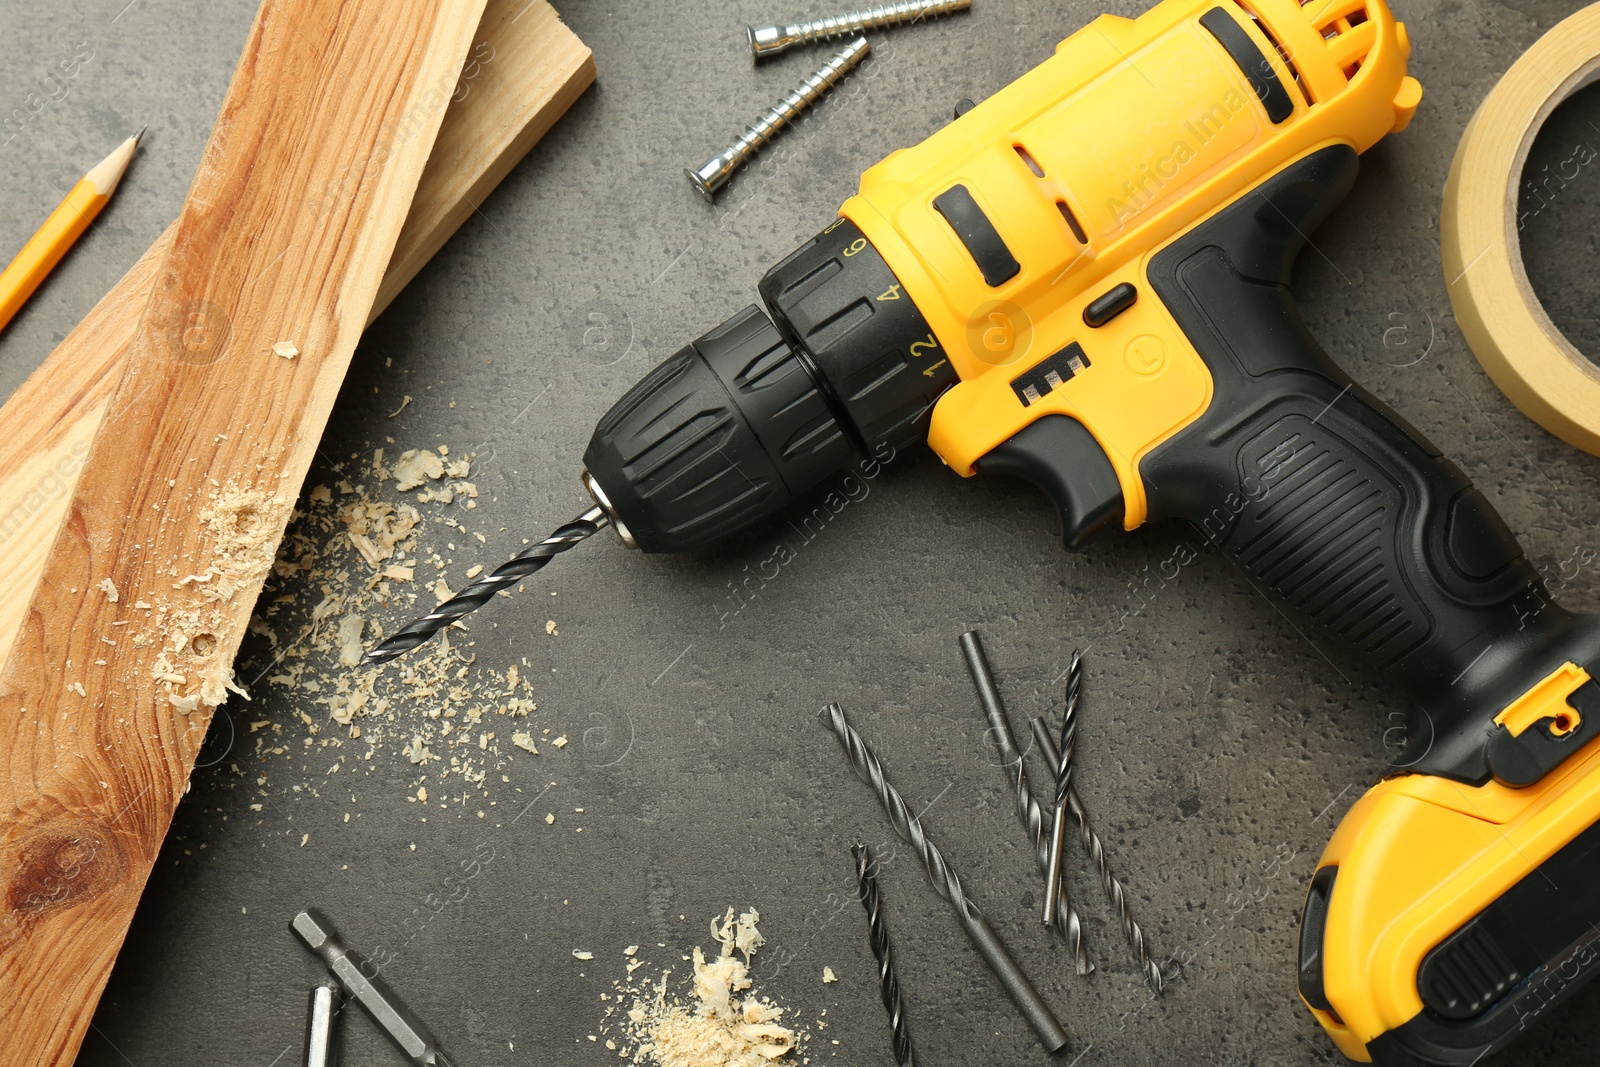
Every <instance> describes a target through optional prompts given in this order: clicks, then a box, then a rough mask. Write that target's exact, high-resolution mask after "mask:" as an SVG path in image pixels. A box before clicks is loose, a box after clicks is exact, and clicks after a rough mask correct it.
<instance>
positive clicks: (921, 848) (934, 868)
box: [822, 704, 1068, 1052]
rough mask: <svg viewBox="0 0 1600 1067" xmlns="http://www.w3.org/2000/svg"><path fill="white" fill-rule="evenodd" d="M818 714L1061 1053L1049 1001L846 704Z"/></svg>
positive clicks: (1038, 1029) (1016, 998)
mask: <svg viewBox="0 0 1600 1067" xmlns="http://www.w3.org/2000/svg"><path fill="white" fill-rule="evenodd" d="M822 717H823V719H824V721H825V722H826V723H827V725H828V728H829V729H831V730H832V731H833V733H834V736H835V737H837V738H838V739H839V744H840V746H841V747H842V748H843V749H844V752H845V755H846V756H847V757H848V758H849V760H850V766H851V767H852V768H853V769H854V770H855V772H856V777H857V778H859V779H861V780H862V781H863V782H865V783H866V784H867V785H868V786H870V787H871V788H872V791H873V793H874V794H875V795H876V796H877V798H878V803H879V804H881V805H882V806H883V810H884V812H885V814H887V815H888V816H889V823H890V825H892V826H893V827H894V831H895V833H896V834H898V835H899V836H900V839H901V840H902V841H904V842H905V843H906V844H908V845H910V846H911V848H912V851H913V852H914V853H915V854H916V857H917V859H918V861H919V862H921V864H922V869H923V870H924V871H925V872H927V875H928V881H929V882H930V883H932V885H933V889H934V892H936V893H938V894H939V895H940V896H941V897H943V898H944V899H945V900H946V901H948V902H949V904H950V906H951V907H953V908H954V909H955V912H956V918H957V919H959V920H960V922H961V928H962V929H963V930H964V931H965V932H966V935H967V938H968V939H969V940H970V941H971V942H972V947H973V948H975V949H976V950H977V951H978V955H980V956H982V957H983V961H984V962H985V963H987V964H988V965H989V969H990V970H991V971H993V972H994V975H995V977H996V978H998V979H999V980H1000V984H1001V985H1002V986H1004V987H1005V991H1006V993H1007V994H1008V995H1009V996H1010V997H1011V1002H1012V1003H1013V1004H1015V1005H1016V1006H1017V1010H1018V1011H1019V1012H1021V1014H1022V1017H1023V1018H1024V1019H1026V1020H1027V1022H1028V1025H1029V1026H1031V1027H1032V1028H1033V1032H1034V1033H1035V1034H1036V1035H1037V1036H1038V1038H1039V1041H1040V1043H1041V1044H1043V1045H1044V1047H1045V1049H1046V1051H1048V1052H1059V1051H1060V1050H1061V1049H1063V1048H1066V1046H1067V1040H1068V1039H1067V1032H1066V1031H1065V1030H1064V1029H1062V1027H1061V1023H1060V1022H1059V1021H1058V1020H1057V1019H1056V1017H1055V1015H1054V1013H1052V1012H1051V1011H1050V1006H1049V1005H1048V1004H1046V1003H1045V1002H1044V1000H1043V999H1042V998H1041V997H1040V996H1039V991H1038V990H1037V989H1035V988H1034V987H1033V983H1032V982H1030V981H1028V976H1027V975H1026V974H1024V973H1023V972H1022V968H1021V967H1019V966H1017V961H1016V960H1015V959H1013V958H1012V956H1011V953H1010V951H1009V950H1008V949H1007V948H1006V946H1005V943H1004V942H1003V941H1001V940H1000V935H999V934H997V933H995V932H994V928H993V927H991V926H990V925H989V921H988V920H987V919H985V918H984V917H983V913H982V912H981V911H979V910H978V906H977V905H976V904H974V903H972V901H971V900H969V899H967V895H966V893H965V892H964V891H963V890H962V888H961V879H960V878H958V877H957V876H956V872H955V871H952V870H951V869H950V865H949V864H948V863H946V862H945V858H944V854H943V853H941V852H940V851H939V850H938V848H936V847H935V846H934V844H933V842H932V841H929V840H928V835H927V833H926V831H924V830H923V829H922V823H921V822H920V821H919V820H918V819H917V817H916V816H915V815H913V814H912V813H911V809H910V808H909V807H907V806H906V802H905V800H904V799H903V798H902V797H901V796H900V793H899V791H898V790H897V789H895V787H894V786H893V785H891V784H890V783H889V779H888V778H887V777H886V776H885V775H884V773H883V765H882V764H880V763H879V762H878V757H877V756H876V755H874V754H873V752H872V749H870V748H868V747H867V743H866V742H865V741H863V740H862V739H861V735H860V734H858V733H856V732H855V730H854V728H852V727H851V725H850V723H849V721H848V720H846V719H845V717H844V709H843V708H841V707H839V705H838V704H829V705H827V706H826V707H825V708H823V709H822Z"/></svg>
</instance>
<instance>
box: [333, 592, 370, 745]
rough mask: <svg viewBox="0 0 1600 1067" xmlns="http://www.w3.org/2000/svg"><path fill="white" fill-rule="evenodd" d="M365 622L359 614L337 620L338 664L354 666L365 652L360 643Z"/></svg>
mask: <svg viewBox="0 0 1600 1067" xmlns="http://www.w3.org/2000/svg"><path fill="white" fill-rule="evenodd" d="M366 624H367V620H365V619H363V618H362V617H361V616H360V615H346V616H345V617H344V618H342V619H340V620H339V638H338V640H339V666H341V667H354V666H355V665H356V664H358V663H360V662H361V658H362V657H363V656H365V655H366V654H367V651H366V649H365V648H364V647H363V646H362V644H361V630H362V628H363V627H365V626H366ZM347 725H348V724H347Z"/></svg>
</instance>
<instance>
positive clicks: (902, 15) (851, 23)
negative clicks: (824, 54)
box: [745, 0, 972, 59]
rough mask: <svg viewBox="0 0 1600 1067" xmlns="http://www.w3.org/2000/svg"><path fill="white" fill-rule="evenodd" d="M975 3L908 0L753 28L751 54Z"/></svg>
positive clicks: (764, 54) (968, 0)
mask: <svg viewBox="0 0 1600 1067" xmlns="http://www.w3.org/2000/svg"><path fill="white" fill-rule="evenodd" d="M971 6H972V0H906V2H904V3H899V4H880V5H879V6H877V7H872V8H867V9H866V10H863V11H852V12H850V13H849V14H848V15H835V16H833V17H831V18H822V19H810V20H808V21H806V22H796V23H791V24H789V25H786V26H761V27H756V26H750V27H747V28H746V30H745V32H746V33H748V34H749V35H750V54H751V55H753V56H754V57H755V58H757V59H765V58H766V57H767V56H775V55H777V54H778V53H779V52H787V51H788V50H789V49H791V48H797V47H799V46H800V45H806V44H816V43H817V42H819V41H831V40H835V39H837V38H840V37H847V36H849V35H851V34H855V33H861V32H862V31H863V30H887V29H891V28H892V27H895V26H900V25H904V24H906V23H910V22H918V21H920V20H922V19H927V18H934V17H935V16H938V15H948V14H951V13H953V12H956V11H965V10H967V9H968V8H970V7H971Z"/></svg>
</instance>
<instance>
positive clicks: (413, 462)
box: [389, 398, 444, 492]
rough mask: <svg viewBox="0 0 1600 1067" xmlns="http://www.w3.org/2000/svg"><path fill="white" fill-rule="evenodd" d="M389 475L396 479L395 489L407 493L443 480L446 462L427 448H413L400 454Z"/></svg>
mask: <svg viewBox="0 0 1600 1067" xmlns="http://www.w3.org/2000/svg"><path fill="white" fill-rule="evenodd" d="M408 399H409V398H408ZM401 406H402V407H404V405H401ZM395 414H397V415H398V414H399V412H395ZM389 473H390V474H391V475H392V476H393V478H394V487H395V488H396V489H398V490H400V491H401V492H405V491H407V490H410V489H415V488H416V487H417V486H419V485H421V484H422V483H423V482H426V481H437V480H438V479H440V478H443V477H444V462H443V461H442V460H440V459H439V457H438V456H436V455H435V454H434V453H432V452H430V451H429V450H428V449H426V448H413V449H410V450H409V451H406V452H402V453H400V458H399V459H397V460H395V461H394V469H393V470H391V471H390V472H389Z"/></svg>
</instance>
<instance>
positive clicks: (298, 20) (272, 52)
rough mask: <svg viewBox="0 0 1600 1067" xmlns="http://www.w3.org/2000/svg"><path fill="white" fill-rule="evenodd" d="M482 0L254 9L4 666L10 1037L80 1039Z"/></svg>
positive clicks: (1, 735) (47, 1053) (27, 1050)
mask: <svg viewBox="0 0 1600 1067" xmlns="http://www.w3.org/2000/svg"><path fill="white" fill-rule="evenodd" d="M484 6H485V0H385V2H384V3H381V4H379V3H355V4H352V3H342V4H330V3H326V2H324V0H265V2H264V3H263V4H262V7H261V9H260V11H259V12H258V13H257V15H256V20H255V23H254V25H253V26H252V27H251V31H250V36H249V39H248V41H247V43H246V45H245V51H244V55H243V57H242V58H241V60H240V64H239V68H238V70H237V71H236V72H235V74H234V78H233V81H232V83H231V84H230V86H229V89H228V94H227V96H226V98H225V99H224V102H223V106H222V111H221V115H220V116H219V118H218V121H217V125H216V127H215V129H214V130H213V131H212V135H211V139H210V141H209V142H208V144H207V146H206V149H205V152H204V154H203V155H202V158H201V163H200V168H199V172H198V173H197V174H196V176H195V180H194V184H193V185H192V186H191V187H190V191H189V197H188V200H187V201H186V203H185V205H184V209H183V212H182V214H181V215H180V216H179V218H178V222H177V225H176V227H175V229H174V231H173V234H172V238H171V242H170V245H169V249H168V252H167V255H166V257H165V259H164V260H163V261H162V262H161V265H160V266H159V267H158V268H156V271H155V279H154V283H153V286H152V289H151V295H150V302H149V305H148V307H147V309H146V311H145V314H144V317H143V320H142V322H141V324H140V327H139V331H138V334H137V338H136V340H135V342H134V345H133V348H132V350H131V352H130V354H129V356H128V359H127V366H126V369H125V370H124V371H123V374H122V378H121V380H120V382H119V383H118V385H117V388H116V390H115V392H114V393H113V395H112V398H111V402H110V404H109V406H108V408H107V412H106V416H105V420H104V423H103V424H102V426H101V429H100V433H99V434H98V435H97V436H96V438H95V442H94V444H93V446H91V448H90V450H89V455H88V458H87V460H86V462H85V465H84V469H83V473H82V474H81V475H80V477H79V480H78V485H77V487H76V489H75V491H74V494H73V498H72V501H71V504H70V505H69V508H68V511H67V516H66V520H65V522H64V523H63V525H62V527H61V530H60V532H59V534H58V536H57V537H56V540H55V543H54V545H53V546H52V548H51V551H50V554H49V557H48V559H47V560H46V563H45V571H44V576H43V578H42V579H41V580H40V582H39V586H38V588H37V589H36V590H35V592H34V595H33V599H32V601H31V603H30V604H29V606H28V613H27V616H26V618H25V620H24V622H23V627H22V631H21V632H20V633H19V634H18V636H17V639H16V643H15V645H14V647H13V649H12V653H11V657H10V659H9V661H8V662H7V663H6V666H5V669H4V672H3V674H0V750H3V751H5V753H6V757H7V758H6V765H5V767H4V773H3V774H0V886H4V887H5V896H4V900H3V901H0V907H3V909H4V910H3V911H0V924H3V926H4V929H0V989H4V990H5V996H4V997H3V998H0V1034H4V1035H5V1039H4V1041H3V1042H0V1064H5V1065H8V1067H9V1065H22V1064H30V1065H31V1064H39V1063H52V1064H55V1063H65V1062H67V1061H68V1060H70V1059H71V1058H72V1056H73V1055H74V1054H75V1053H76V1051H77V1049H78V1047H79V1045H80V1044H81V1042H82V1039H83V1034H84V1032H85V1030H86V1029H87V1028H88V1025H89V1021H90V1018H91V1016H92V1013H93V1010H94V1004H95V1001H96V999H97V998H98V996H99V993H100V990H101V989H102V988H103V987H104V984H105V980H106V978H107V977H108V976H109V974H110V971H111V965H112V962H113V960H114V959H115V958H116V953H117V950H118V948H119V947H120V946H121V943H122V939H123V937H124V936H125V934H126V932H127V928H128V923H129V922H130V920H131V919H132V917H133V911H134V907H135V905H136V904H137V903H138V899H139V893H140V891H141V890H142V889H143V886H144V883H145V880H146V879H147V878H148V876H149V872H150V866H151V864H152V863H154V862H155V858H156V854H157V852H158V850H159V848H160V845H161V840H162V838H163V837H164V836H165V834H166V830H167V826H168V825H169V824H170V822H171V819H172V813H173V809H174V808H175V807H176V805H177V802H178V798H179V797H180V796H181V795H182V792H183V788H184V783H185V782H186V781H187V779H188V775H189V771H190V769H191V768H192V766H193V762H194V757H195V753H196V752H197V750H198V748H199V745H200V742H201V739H202V737H203V736H204V733H205V727H206V724H207V722H208V721H209V718H210V711H211V709H212V708H213V707H214V706H215V705H216V704H218V703H220V702H221V700H223V699H225V698H226V689H225V686H226V684H227V683H228V680H229V679H230V677H231V673H232V671H231V666H232V663H233V657H234V654H235V653H236V652H237V650H238V646H239V642H240V640H241V638H242V637H243V635H244V630H245V626H246V624H247V623H248V621H249V617H250V612H251V608H252V607H253V605H254V602H255V599H256V595H257V594H258V593H259V591H260V588H261V584H262V582H263V581H264V580H265V577H266V574H267V572H268V571H269V570H270V568H271V564H272V555H273V551H274V549H275V547H276V545H277V543H278V541H279V539H280V538H281V537H282V535H283V530H284V527H285V526H286V525H287V522H288V519H289V514H290V511H291V509H292V507H293V504H294V499H295V497H296V495H297V494H298V491H299V486H300V483H301V481H302V479H303V478H304V477H305V473H306V471H307V469H308V468H309V466H310V463H311V459H312V456H313V455H314V453H315V450H316V446H317V442H318V439H319V438H320V436H321V433H322V430H323V427H324V426H325V425H326V422H327V418H328V415H329V412H330V411H331V410H332V407H333V403H334V400H335V398H336V396H337V394H338V391H339V383H340V381H341V380H342V379H343V377H344V373H345V369H346V367H347V366H348V364H349V360H350V356H351V353H352V352H353V351H354V349H355V346H356V342H357V341H358V340H359V338H360V335H361V331H362V329H363V327H364V326H365V325H366V321H367V316H368V314H369V313H370V311H371V309H372V305H373V302H374V300H375V299H376V297H377V293H378V286H379V283H380V281H381V279H382V276H383V274H384V270H385V267H386V265H387V264H388V262H389V257H390V255H391V254H392V253H393V251H394V248H395V244H396V241H397V239H398V237H399V234H400V229H401V225H402V224H403V222H404V221H405V217H406V213H407V210H408V208H409V206H410V204H411V201H412V198H413V196H414V194H415V192H416V188H417V183H418V180H419V179H420V177H421V174H422V169H423V165H424V163H425V162H426V160H427V157H428V153H429V150H430V148H431V146H432V144H433V140H434V137H435V135H436V134H437V132H438V128H439V123H440V120H441V119H442V118H443V115H444V110H445V108H444V107H443V106H442V105H439V106H434V107H431V108H430V105H429V101H430V99H432V98H431V97H430V96H429V95H428V94H429V93H437V92H438V91H439V87H440V86H442V87H443V91H444V93H445V94H446V96H448V94H449V92H450V91H451V87H452V86H453V85H454V83H455V78H456V74H457V72H458V71H459V70H460V69H461V63H462V57H464V56H465V55H467V53H468V49H469V47H470V45H471V43H472V36H473V34H474V32H475V31H476V29H477V26H478V24H479V21H480V19H481V18H482V15H483V10H484ZM329 190H334V193H333V195H331V196H328V195H327V193H328V191H329ZM322 197H326V200H327V203H325V204H324V203H323V202H322V200H321V199H320V198H322ZM281 342H292V344H293V347H294V349H295V351H294V352H293V354H292V358H286V356H285V355H283V354H280V351H286V349H280V351H275V345H279V343H281Z"/></svg>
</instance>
